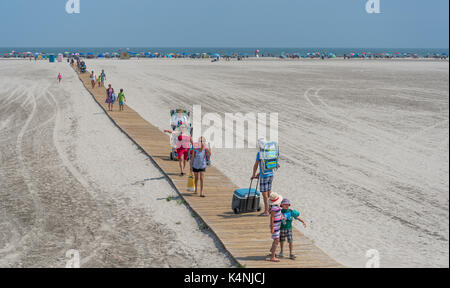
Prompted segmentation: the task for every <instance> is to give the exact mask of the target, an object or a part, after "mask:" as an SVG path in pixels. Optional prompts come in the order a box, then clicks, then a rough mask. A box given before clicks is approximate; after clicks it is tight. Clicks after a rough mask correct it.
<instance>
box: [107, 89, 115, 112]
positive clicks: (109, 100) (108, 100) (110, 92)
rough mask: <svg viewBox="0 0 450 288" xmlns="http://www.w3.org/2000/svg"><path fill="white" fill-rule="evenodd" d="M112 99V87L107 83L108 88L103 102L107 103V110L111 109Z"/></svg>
mask: <svg viewBox="0 0 450 288" xmlns="http://www.w3.org/2000/svg"><path fill="white" fill-rule="evenodd" d="M114 101H115V99H114V89H113V88H112V87H111V84H109V85H108V89H106V101H105V103H108V111H113V106H114Z"/></svg>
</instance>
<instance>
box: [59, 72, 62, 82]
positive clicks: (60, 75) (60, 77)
mask: <svg viewBox="0 0 450 288" xmlns="http://www.w3.org/2000/svg"><path fill="white" fill-rule="evenodd" d="M61 80H62V74H61V73H59V74H58V84H59V83H61Z"/></svg>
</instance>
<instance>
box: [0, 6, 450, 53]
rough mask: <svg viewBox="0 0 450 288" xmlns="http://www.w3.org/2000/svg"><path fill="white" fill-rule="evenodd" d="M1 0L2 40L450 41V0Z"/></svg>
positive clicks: (181, 43)
mask: <svg viewBox="0 0 450 288" xmlns="http://www.w3.org/2000/svg"><path fill="white" fill-rule="evenodd" d="M80 1H81V13H80V14H76V15H69V14H67V13H66V12H65V5H66V2H67V1H66V0H0V46H2V47H12V46H13V47H17V46H32V47H36V46H40V47H49V46H79V47H81V46H82V47H86V46H89V47H105V46H115V47H119V46H120V47H124V46H127V47H136V46H147V47H156V46H159V47H168V46H171V47H174V46H178V47H186V46H190V47H297V48H300V47H336V48H337V47H361V48H366V47H367V48H448V46H449V45H448V43H449V17H448V13H449V12H448V11H449V0H431V1H429V0H380V1H381V11H382V13H381V14H367V13H366V11H365V4H366V2H367V0H190V1H187V0H158V1H156V0H80Z"/></svg>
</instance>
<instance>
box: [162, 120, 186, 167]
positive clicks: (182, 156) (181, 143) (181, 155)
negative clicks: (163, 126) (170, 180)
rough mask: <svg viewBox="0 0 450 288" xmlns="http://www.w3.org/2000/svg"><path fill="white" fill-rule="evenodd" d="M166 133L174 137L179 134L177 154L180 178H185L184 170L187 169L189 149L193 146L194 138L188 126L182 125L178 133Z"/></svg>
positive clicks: (170, 131)
mask: <svg viewBox="0 0 450 288" xmlns="http://www.w3.org/2000/svg"><path fill="white" fill-rule="evenodd" d="M164 132H165V133H170V134H172V135H177V134H178V137H177V145H176V147H177V148H176V152H177V155H178V162H179V164H180V176H184V168H185V167H186V161H187V160H188V158H189V149H190V148H191V145H192V137H191V136H189V132H188V128H187V126H186V125H181V126H180V127H179V129H178V131H174V130H164Z"/></svg>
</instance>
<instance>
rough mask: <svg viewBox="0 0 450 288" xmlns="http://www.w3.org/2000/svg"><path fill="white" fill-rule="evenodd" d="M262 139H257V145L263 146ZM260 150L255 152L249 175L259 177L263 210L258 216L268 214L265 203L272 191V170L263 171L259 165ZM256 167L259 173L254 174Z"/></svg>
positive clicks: (254, 177)
mask: <svg viewBox="0 0 450 288" xmlns="http://www.w3.org/2000/svg"><path fill="white" fill-rule="evenodd" d="M263 142H264V140H262V139H260V140H259V146H260V147H261V146H263V145H264V144H263ZM260 155H261V154H260V152H258V154H256V161H255V164H254V165H253V175H252V177H251V179H258V178H259V179H260V185H259V186H260V192H261V194H262V195H263V200H264V212H263V213H261V214H260V215H259V216H269V205H268V203H267V199H268V198H269V196H270V193H272V183H273V175H274V174H273V171H271V170H270V171H266V172H264V171H263V169H262V167H261V159H260V157H261V156H260ZM258 167H259V170H260V173H258V174H256V172H257V171H258Z"/></svg>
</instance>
